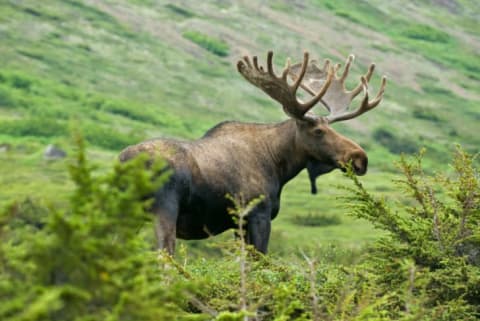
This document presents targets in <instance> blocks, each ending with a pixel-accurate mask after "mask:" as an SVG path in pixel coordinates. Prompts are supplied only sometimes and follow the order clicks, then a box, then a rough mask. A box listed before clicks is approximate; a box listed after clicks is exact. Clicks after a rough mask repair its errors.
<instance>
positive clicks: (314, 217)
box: [290, 213, 342, 226]
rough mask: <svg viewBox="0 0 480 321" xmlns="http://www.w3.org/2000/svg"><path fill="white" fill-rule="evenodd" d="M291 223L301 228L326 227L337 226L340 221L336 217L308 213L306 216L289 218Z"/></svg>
mask: <svg viewBox="0 0 480 321" xmlns="http://www.w3.org/2000/svg"><path fill="white" fill-rule="evenodd" d="M290 220H291V222H292V223H293V224H296V225H302V226H328V225H338V224H341V223H342V220H341V219H340V217H338V216H337V215H325V214H318V213H309V214H306V215H299V214H297V215H294V216H292V217H291V218H290Z"/></svg>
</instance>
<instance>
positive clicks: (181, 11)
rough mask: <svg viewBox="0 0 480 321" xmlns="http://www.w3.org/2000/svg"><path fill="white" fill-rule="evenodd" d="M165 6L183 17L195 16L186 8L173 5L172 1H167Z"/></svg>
mask: <svg viewBox="0 0 480 321" xmlns="http://www.w3.org/2000/svg"><path fill="white" fill-rule="evenodd" d="M165 8H168V9H169V10H170V11H172V12H174V13H176V14H178V15H180V16H182V17H184V18H192V17H194V16H195V14H193V12H191V11H190V10H187V9H185V8H182V7H180V6H178V5H174V4H173V3H168V4H166V5H165Z"/></svg>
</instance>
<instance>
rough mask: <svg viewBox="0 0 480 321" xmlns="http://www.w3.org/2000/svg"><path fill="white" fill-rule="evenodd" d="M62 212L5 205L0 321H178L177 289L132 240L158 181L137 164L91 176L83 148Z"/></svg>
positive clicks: (138, 237) (0, 226)
mask: <svg viewBox="0 0 480 321" xmlns="http://www.w3.org/2000/svg"><path fill="white" fill-rule="evenodd" d="M78 146H79V147H80V148H79V151H78V153H77V155H76V159H75V161H74V162H73V164H72V165H71V167H70V173H71V177H72V179H73V181H74V183H75V184H76V189H75V191H74V193H73V195H72V196H71V200H70V203H69V205H68V206H67V207H66V208H64V209H58V208H54V207H48V208H43V207H38V206H34V205H32V204H31V203H29V202H27V203H20V204H19V203H17V204H13V205H12V206H11V207H10V208H9V209H8V210H7V211H5V212H3V214H2V215H1V216H0V237H1V243H0V298H1V300H2V305H1V306H0V319H1V320H4V321H13V320H112V321H113V320H173V319H175V320H184V315H186V313H185V312H183V311H184V310H185V309H186V304H185V301H184V300H183V297H184V295H183V294H181V293H182V291H184V289H185V286H184V285H182V284H181V282H180V280H178V281H172V280H170V279H169V276H168V271H162V273H160V271H159V262H158V260H157V257H156V253H155V252H153V251H151V250H150V244H149V243H147V242H145V240H144V239H143V238H142V234H141V233H138V231H139V230H140V229H141V227H142V226H144V225H145V224H146V223H149V222H150V221H151V216H150V215H149V214H148V213H147V209H148V208H149V206H150V205H151V201H150V199H149V198H148V196H149V195H152V193H153V191H155V190H156V189H157V188H158V187H159V186H160V185H161V184H162V183H163V182H164V181H165V179H166V177H167V176H166V174H162V175H158V171H159V170H160V169H162V168H163V163H155V164H154V165H153V166H152V167H151V170H150V171H146V170H145V165H144V164H145V158H139V159H137V160H134V161H131V162H128V163H126V164H116V165H115V166H114V168H113V171H112V172H111V173H109V174H104V175H100V176H99V175H93V173H92V168H91V166H90V165H89V164H88V162H87V161H86V159H85V154H84V148H83V141H82V140H79V142H78Z"/></svg>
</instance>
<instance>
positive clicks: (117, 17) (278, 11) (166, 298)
mask: <svg viewBox="0 0 480 321" xmlns="http://www.w3.org/2000/svg"><path fill="white" fill-rule="evenodd" d="M479 12H480V9H479V7H478V2H476V1H469V0H431V1H414V2H412V1H403V0H402V1H382V0H361V1H357V0H345V1H335V0H322V1H319V0H306V1H303V0H302V1H284V0H272V1H268V2H265V1H264V2H258V1H250V0H245V1H241V2H238V1H213V0H207V1H201V2H198V1H178V2H173V1H170V2H168V3H167V2H165V3H164V2H161V1H160V2H159V1H150V0H145V1H140V0H118V1H90V0H75V1H71V0H70V1H59V0H42V1H41V4H39V1H36V0H22V1H14V0H6V1H0V57H1V68H0V186H1V187H0V207H1V208H2V210H1V211H0V212H2V215H1V235H0V238H1V250H0V275H1V276H0V320H57V319H58V320H74V319H82V320H86V319H90V320H96V319H99V320H100V319H101V320H105V319H109V320H116V319H118V320H143V319H147V320H148V319H152V320H172V319H173V320H175V319H177V320H182V319H183V320H188V319H190V320H192V319H193V320H211V319H218V320H244V319H245V317H249V318H250V319H251V320H253V319H254V316H255V315H256V318H257V320H295V319H297V320H302V319H303V320H305V319H307V320H475V319H478V305H479V304H478V297H479V295H478V284H479V282H478V279H479V277H478V274H479V272H478V263H476V262H478V261H476V258H478V255H476V254H475V253H476V252H475V251H476V249H477V248H478V243H476V242H477V240H478V198H474V199H475V202H476V203H474V204H476V208H475V207H473V208H471V210H470V211H463V210H462V209H461V208H463V207H462V205H460V204H467V203H462V202H463V201H462V200H466V199H470V198H468V197H467V196H468V195H475V193H477V194H476V195H478V185H477V187H475V184H471V183H468V182H469V181H470V182H475V181H477V182H478V174H475V175H477V176H476V177H477V178H475V179H474V180H469V179H465V178H466V177H472V175H470V174H468V171H464V172H463V173H465V174H462V171H459V169H461V170H463V169H462V168H465V169H467V168H473V171H478V164H479V163H478V158H476V159H475V158H473V163H472V164H471V167H470V157H466V155H474V154H475V153H477V152H478V146H480V136H479V135H478V121H479V119H480V116H479V109H478V106H479V105H480V104H479V101H480V100H479V95H478V93H479V90H478V88H480V79H479V75H480V73H479V71H480V59H478V56H479V48H480V42H479V38H480V33H479V32H480V29H479V28H478V14H479ZM189 33H190V36H188V34H189ZM247 49H248V50H247ZM270 49H274V50H275V51H276V52H277V53H278V54H277V55H276V56H275V58H274V60H275V61H274V63H275V65H280V64H282V63H283V62H284V61H285V59H286V58H287V57H286V55H287V54H289V55H291V56H292V57H298V56H300V55H301V54H302V51H303V50H304V49H307V50H310V52H311V53H312V57H313V56H314V57H328V58H330V59H331V60H333V61H340V60H341V59H343V58H344V57H345V56H347V55H348V54H349V53H351V52H354V53H355V54H356V55H357V57H358V60H357V62H356V66H354V67H353V70H352V74H353V75H360V74H361V73H362V72H364V71H365V70H366V68H367V64H368V63H369V62H370V61H371V60H374V61H375V62H377V64H378V67H380V69H379V70H378V72H379V74H380V75H383V74H386V75H387V76H388V78H389V85H388V92H387V93H386V97H385V101H384V102H382V106H381V107H379V108H377V110H376V111H375V112H374V113H371V114H370V115H368V117H363V118H362V123H360V122H357V121H355V120H354V121H351V122H345V124H342V123H339V124H336V125H335V130H338V131H339V132H340V133H342V134H344V135H346V136H348V137H351V138H352V139H353V140H355V141H356V142H358V143H359V144H360V145H361V146H362V147H363V148H364V149H365V150H366V151H367V152H368V156H369V167H370V168H369V173H368V175H366V176H364V177H362V178H361V180H360V181H361V184H362V186H363V189H362V188H361V187H360V186H357V185H355V181H353V180H352V179H354V177H350V178H349V177H345V176H343V175H342V173H339V172H338V171H334V172H332V173H330V174H328V175H323V176H321V177H320V178H318V179H317V194H316V195H314V196H313V195H310V190H311V189H310V186H309V183H308V177H307V175H306V173H305V172H302V173H300V176H299V177H298V178H297V179H296V180H293V181H292V182H290V183H289V184H287V185H286V186H285V189H284V192H283V199H282V204H281V208H282V213H281V215H279V217H278V218H277V219H276V220H275V221H273V229H272V231H273V233H272V236H271V242H270V246H269V253H270V254H269V255H268V256H261V255H258V254H255V253H252V252H253V251H252V250H251V249H250V248H249V247H246V249H245V252H239V249H240V248H241V246H240V244H239V243H237V242H235V241H233V240H232V239H233V237H232V236H231V233H224V234H223V235H220V236H218V237H215V238H211V239H209V240H207V241H198V242H197V241H188V242H187V241H180V242H179V245H178V248H177V253H176V257H175V260H172V259H170V258H169V257H168V256H158V253H157V252H155V251H153V250H152V244H154V241H153V239H152V238H153V236H152V229H151V224H152V223H151V219H152V218H151V216H150V215H146V213H145V211H144V208H145V206H148V201H147V204H146V203H145V201H146V200H145V199H144V198H142V197H141V195H139V194H138V193H136V192H135V191H133V190H131V189H128V188H125V186H127V185H128V186H132V187H138V188H139V190H140V191H143V192H148V191H149V190H150V189H151V188H155V187H157V186H158V185H156V184H162V179H160V181H158V182H155V180H153V181H151V180H150V178H151V177H150V174H148V173H146V172H144V171H143V169H142V170H140V169H139V168H137V167H136V166H141V167H142V166H143V165H142V164H140V163H141V160H139V161H138V162H139V163H137V164H136V165H135V164H128V165H127V164H124V165H117V164H115V165H112V160H113V159H114V158H115V157H116V156H117V155H118V152H119V151H120V150H122V149H123V148H125V147H126V146H128V145H131V144H135V143H137V142H139V141H142V140H143V139H146V138H149V137H158V136H164V137H165V136H167V137H176V138H182V139H196V138H199V137H201V136H202V135H203V133H205V131H207V130H208V129H209V128H211V127H212V126H213V125H214V124H217V123H219V122H221V121H224V120H227V119H231V120H238V121H242V122H275V121H281V120H285V115H284V113H283V112H282V111H281V110H280V109H279V108H278V106H277V105H276V103H275V102H273V101H271V100H270V99H268V98H267V97H264V94H263V93H261V91H259V90H257V89H255V88H253V87H252V86H250V85H248V84H246V83H245V80H244V79H242V77H241V76H239V75H238V74H237V75H235V71H234V64H235V62H236V60H237V59H238V58H239V57H241V56H242V55H244V54H250V53H263V52H266V51H267V50H270ZM215 51H219V52H222V54H218V53H215ZM223 53H224V54H225V55H223ZM357 80H358V79H353V80H352V82H351V83H347V86H348V88H353V86H354V82H355V81H357ZM378 83H379V79H378V78H376V76H373V79H372V84H373V85H374V88H372V93H373V92H375V91H376V90H378V88H377V87H376V84H378ZM354 103H355V102H354ZM72 123H73V124H74V125H75V126H76V127H77V128H78V129H79V131H80V132H81V133H82V134H83V137H84V139H85V143H86V144H87V146H88V149H87V150H86V151H85V150H84V151H83V153H84V155H85V153H86V155H88V159H89V161H88V162H85V161H79V160H78V158H77V157H78V156H75V155H78V154H77V153H78V150H76V149H77V147H78V143H72V141H71V139H70V132H71V130H70V128H71V127H72ZM455 143H460V144H461V145H462V147H463V149H464V152H459V153H456V154H454V156H453V158H452V153H451V152H452V150H453V149H454V147H453V146H454V144H455ZM49 144H55V145H57V146H59V147H61V148H62V149H64V150H65V151H67V154H68V156H69V158H68V160H58V161H46V160H44V158H43V152H44V150H45V148H46V146H48V145H49ZM422 146H425V147H427V151H426V152H425V154H424V155H423V157H422V164H423V167H422V168H423V173H422V172H421V171H420V170H419V167H418V166H417V161H416V159H415V157H413V158H412V157H411V156H410V157H406V158H405V159H406V161H407V163H405V164H410V165H409V166H411V167H410V168H411V170H410V172H411V174H413V176H412V175H411V174H409V175H410V177H414V178H415V177H416V180H410V181H408V178H407V177H408V176H402V174H401V171H399V170H398V168H397V167H396V166H395V165H394V163H395V162H399V160H400V159H401V158H400V157H401V154H402V153H407V154H410V153H417V152H418V150H419V149H420V148H421V147H422ZM80 150H82V149H80ZM86 155H85V156H86ZM455 155H457V156H455ZM461 155H465V157H464V156H461ZM75 159H76V160H75ZM72 161H73V164H74V166H73V167H72V168H71V171H70V174H69V173H68V172H67V171H66V170H65V168H66V166H67V164H70V163H71V162H72ZM75 164H76V165H75ZM448 164H452V166H448ZM161 165H162V164H159V166H161ZM455 168H457V170H455ZM319 170H320V172H321V169H319ZM455 172H457V174H455ZM75 173H76V174H75ZM79 173H82V174H81V175H80V174H79ZM88 173H90V175H88ZM120 173H121V174H122V178H120V176H117V175H118V174H120ZM436 173H443V174H442V175H443V178H445V179H443V178H441V175H440V174H436ZM85 175H87V176H85ZM475 175H473V176H474V177H475ZM82 177H89V178H88V179H82ZM134 177H136V178H134ZM460 177H464V179H461V180H459V179H460ZM163 179H164V178H163ZM399 180H403V181H407V182H410V183H407V184H405V183H402V184H400V185H396V183H394V182H396V181H399ZM413 182H415V183H413ZM127 183H128V184H127ZM427 183H428V184H430V183H431V184H430V185H425V184H427ZM415 184H416V185H415ZM338 185H341V186H351V187H353V188H354V189H355V191H357V192H358V193H353V191H344V190H342V189H338V188H336V187H335V186H338ZM402 186H403V187H409V188H410V191H409V192H406V191H405V190H404V189H403V188H402ZM414 186H417V187H418V192H413V187H414ZM428 186H430V188H429V187H428ZM465 186H466V187H465ZM106 190H110V191H114V192H113V193H112V194H111V195H110V194H108V193H107V192H106ZM365 191H367V192H365ZM470 191H477V192H472V193H470ZM93 192H95V193H93ZM462 193H465V194H464V195H463V196H462ZM114 195H115V196H118V197H115V198H114V197H113V196H114ZM346 195H347V196H348V195H354V197H355V198H356V199H357V200H358V202H356V201H355V202H353V201H354V200H345V199H339V198H338V197H342V196H346ZM369 195H370V196H369ZM411 195H415V198H412V197H411ZM418 196H420V199H422V202H423V203H419V201H418V199H419V198H418ZM432 196H433V198H432ZM465 197H467V198H465ZM352 202H353V204H357V205H358V206H359V207H358V209H361V210H362V212H363V213H365V214H362V215H361V217H362V218H359V217H357V216H358V215H355V214H354V215H347V212H351V211H352V208H351V207H350V206H347V207H344V206H343V205H344V204H345V205H348V203H351V204H352ZM372 204H374V205H375V206H373V205H372ZM422 204H423V205H422ZM238 205H239V207H238V208H237V213H244V212H245V211H242V210H241V209H244V206H246V205H248V202H247V204H238ZM115 208H128V209H129V210H131V212H132V213H133V214H132V216H131V217H128V218H125V217H122V216H121V215H122V212H119V211H115V210H114V209H115ZM377 208H378V210H377ZM414 208H416V209H414ZM466 208H470V207H469V206H466ZM435 209H436V210H435ZM358 213H360V212H357V214H358ZM462 213H463V214H462ZM393 214H398V215H393ZM383 217H388V218H390V220H388V221H387V220H386V219H385V218H383ZM459 217H461V218H460V219H459ZM122 220H126V221H128V223H129V224H128V225H126V224H123V223H122ZM389 222H395V224H389ZM462 222H463V223H462ZM468 224H471V226H470V227H469V225H468ZM374 225H375V226H377V228H373V226H374ZM394 226H399V229H398V231H395V230H394V229H393V227H394ZM462 226H463V227H462ZM470 230H471V233H472V234H471V235H470V236H465V231H467V234H469V233H470ZM112 231H116V232H115V233H112ZM459 231H464V233H463V236H462V233H460V234H459V233H458V232H459ZM455 232H457V233H455ZM87 235H88V237H87ZM462 237H463V238H462ZM302 253H303V254H304V255H305V256H304V255H303V254H302ZM243 257H245V258H246V259H244V260H243V259H241V258H243ZM253 258H254V259H253ZM241 262H243V263H242V264H243V267H244V270H245V271H246V273H245V274H241V273H240V263H241ZM165 267H166V268H165ZM159 272H160V273H159ZM241 280H243V281H241ZM133 294H135V295H133ZM242 310H244V311H242Z"/></svg>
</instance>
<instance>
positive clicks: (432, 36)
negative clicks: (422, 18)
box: [402, 24, 451, 43]
mask: <svg viewBox="0 0 480 321" xmlns="http://www.w3.org/2000/svg"><path fill="white" fill-rule="evenodd" d="M402 35H403V36H405V37H407V38H411V39H416V40H423V41H428V42H441V43H447V42H449V41H451V37H450V35H449V34H448V33H446V32H443V31H441V30H437V29H435V28H432V27H430V26H428V25H423V24H412V25H410V26H408V27H407V28H405V29H404V30H403V31H402Z"/></svg>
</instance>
